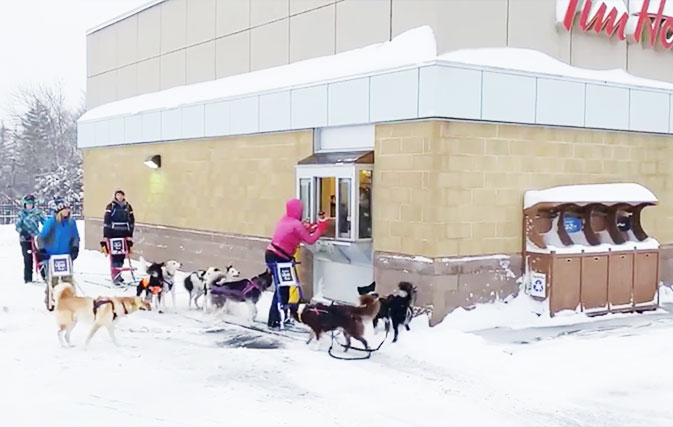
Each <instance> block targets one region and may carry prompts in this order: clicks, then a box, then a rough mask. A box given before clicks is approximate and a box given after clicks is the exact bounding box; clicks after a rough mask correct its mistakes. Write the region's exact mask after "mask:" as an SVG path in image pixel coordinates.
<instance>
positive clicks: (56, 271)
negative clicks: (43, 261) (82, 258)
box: [45, 255, 75, 311]
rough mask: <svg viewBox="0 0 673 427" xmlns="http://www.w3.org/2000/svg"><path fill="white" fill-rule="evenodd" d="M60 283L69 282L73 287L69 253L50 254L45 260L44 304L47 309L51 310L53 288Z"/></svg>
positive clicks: (53, 303) (52, 305) (53, 302)
mask: <svg viewBox="0 0 673 427" xmlns="http://www.w3.org/2000/svg"><path fill="white" fill-rule="evenodd" d="M62 283H70V284H72V285H73V287H74V284H75V282H74V278H73V270H72V258H70V255H52V256H51V257H50V258H49V261H47V284H46V289H45V304H46V306H47V310H49V311H53V310H54V306H55V305H56V303H55V301H54V289H55V288H56V286H58V285H60V284H62Z"/></svg>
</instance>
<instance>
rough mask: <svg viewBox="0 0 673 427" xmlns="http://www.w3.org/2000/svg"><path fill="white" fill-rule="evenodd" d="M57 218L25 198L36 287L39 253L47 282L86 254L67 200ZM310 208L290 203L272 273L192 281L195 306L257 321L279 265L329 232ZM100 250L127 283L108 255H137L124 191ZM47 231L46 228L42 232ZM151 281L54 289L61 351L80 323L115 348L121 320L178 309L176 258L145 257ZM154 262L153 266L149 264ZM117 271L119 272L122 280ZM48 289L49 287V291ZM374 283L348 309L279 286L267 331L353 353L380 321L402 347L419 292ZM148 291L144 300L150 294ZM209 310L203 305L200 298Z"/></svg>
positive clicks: (111, 209) (269, 251)
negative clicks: (285, 329)
mask: <svg viewBox="0 0 673 427" xmlns="http://www.w3.org/2000/svg"><path fill="white" fill-rule="evenodd" d="M53 211H54V214H53V216H51V217H49V218H48V219H47V218H45V216H44V215H43V214H42V213H41V211H40V210H39V209H38V208H37V207H36V205H35V198H34V197H33V196H32V195H28V196H26V197H25V198H24V199H23V209H22V210H21V212H20V213H19V216H18V218H17V222H16V230H17V232H18V233H19V235H20V243H21V248H22V254H23V258H24V281H25V282H26V283H30V282H32V281H33V278H32V272H33V255H35V259H36V261H37V262H38V265H41V268H40V274H41V275H42V278H43V279H46V271H45V270H46V267H45V266H46V265H47V261H48V260H49V258H50V257H51V256H54V255H70V257H71V258H72V260H73V261H74V260H75V259H77V256H78V254H79V240H80V239H79V234H78V232H77V227H76V224H75V221H74V220H73V219H72V218H71V217H70V207H69V205H68V204H67V203H66V202H65V201H64V200H61V199H57V200H55V201H54V207H53ZM302 213H303V204H302V202H301V201H300V200H298V199H291V200H289V201H288V202H287V203H286V213H285V215H284V216H283V217H282V218H281V219H280V221H279V222H278V223H277V225H276V228H275V231H274V234H273V237H272V239H271V242H270V243H269V245H268V247H267V248H266V251H265V254H264V262H265V264H266V267H267V268H266V271H264V272H263V273H261V274H259V275H258V276H256V277H253V278H251V279H240V277H239V276H240V272H239V271H238V270H237V269H236V268H235V267H234V266H231V265H230V266H228V267H226V268H224V269H219V268H217V267H208V268H206V269H205V270H199V271H195V272H192V273H190V274H188V275H187V277H186V278H185V280H184V286H185V289H186V290H187V291H188V293H189V307H190V308H191V305H192V302H193V303H194V306H195V307H196V308H197V309H201V308H202V309H204V310H206V309H207V305H208V302H210V303H211V305H212V306H213V307H214V308H215V309H216V310H218V309H219V310H220V311H227V305H228V303H230V302H233V303H244V304H246V305H247V306H248V308H249V313H250V320H252V321H254V319H255V318H256V316H257V302H258V301H259V299H260V297H261V295H262V292H264V291H266V290H268V289H270V288H272V286H273V285H277V284H278V283H279V280H278V278H277V277H275V275H276V264H278V263H294V260H295V254H296V253H297V251H298V249H299V246H300V245H301V244H302V243H305V244H308V245H311V244H313V243H315V242H316V241H317V240H318V239H319V238H320V236H321V235H322V234H323V233H324V232H325V230H326V229H327V222H326V218H325V215H324V213H323V212H321V213H320V215H319V220H318V222H317V223H314V224H310V223H306V222H302ZM103 222H104V227H103V237H104V240H103V241H101V249H102V250H103V252H105V253H108V255H109V256H110V262H111V266H112V267H116V268H113V269H111V271H112V272H113V273H112V282H113V283H114V284H115V285H117V286H120V285H122V284H123V279H122V277H121V271H120V270H119V269H120V268H121V267H122V266H123V264H124V259H125V255H113V254H109V252H108V250H109V248H107V243H106V242H107V239H113V238H124V239H125V240H126V242H127V245H128V248H129V249H130V248H131V247H132V245H133V241H132V238H133V231H134V227H135V218H134V214H133V208H132V207H131V205H130V203H128V202H127V201H126V195H125V193H124V191H123V190H117V191H115V193H114V198H113V200H112V202H110V203H109V204H108V205H107V207H106V209H105V216H104V221H103ZM40 225H42V229H41V230H40ZM141 264H142V266H143V268H142V270H145V273H146V275H145V277H144V278H143V279H142V280H141V281H140V282H139V283H138V285H137V288H136V296H134V297H98V298H90V297H84V296H78V295H76V291H75V283H74V282H73V283H68V282H64V283H61V284H59V285H58V286H57V287H56V288H55V289H54V295H53V297H54V313H55V316H56V320H57V324H58V327H59V329H58V338H59V340H60V342H61V344H62V345H64V346H71V345H72V344H71V343H70V334H71V332H72V330H73V328H74V327H75V325H76V324H77V322H78V321H79V320H92V326H91V330H90V332H89V335H88V337H87V339H86V343H87V344H88V342H89V341H90V340H91V338H92V337H93V335H94V334H95V333H96V331H97V330H98V329H100V328H101V327H106V329H108V332H109V334H110V336H111V338H112V340H113V342H114V343H115V344H117V341H116V338H115V335H114V324H115V323H116V321H117V320H118V319H119V318H121V317H124V316H126V315H128V314H130V313H133V312H135V311H137V310H151V308H152V306H154V307H155V308H158V309H159V311H160V312H162V311H163V310H164V309H165V299H166V297H165V296H166V295H167V294H169V293H170V294H171V297H172V300H173V306H174V308H175V286H174V284H175V275H176V273H177V272H178V270H179V269H180V268H181V264H180V263H179V262H178V261H175V260H169V261H165V262H161V263H156V262H155V263H147V262H145V261H144V260H143V259H142V258H141ZM148 264H149V266H148ZM115 271H116V274H115ZM47 286H49V284H48V285H47ZM375 286H376V284H375V282H373V283H371V284H370V285H368V286H363V287H358V293H359V294H360V296H359V299H360V305H357V306H350V305H345V304H323V303H315V304H306V303H305V302H303V301H301V299H300V298H297V295H296V293H293V292H292V290H291V289H290V288H291V287H289V286H288V287H285V286H283V287H280V288H279V289H278V292H274V293H273V301H272V303H271V306H270V308H269V316H268V326H269V328H271V329H280V328H281V326H284V325H285V324H286V323H292V322H293V321H296V322H298V323H302V324H304V325H306V326H307V327H308V328H309V329H310V331H311V332H312V333H311V337H310V338H309V340H308V342H310V341H311V340H312V339H313V338H314V337H315V338H316V339H320V337H321V335H322V334H323V333H325V332H330V331H335V330H338V331H341V332H343V334H344V336H345V337H346V343H347V347H350V342H351V338H354V339H356V340H358V341H360V342H361V343H362V344H363V345H364V346H365V348H369V346H368V343H367V341H366V339H365V338H364V331H365V324H366V323H367V322H372V324H373V326H374V328H376V327H377V324H378V322H379V321H380V320H381V321H383V322H384V326H385V329H386V332H387V331H388V330H389V327H390V325H392V326H393V329H394V339H393V342H395V341H397V338H398V328H399V326H402V325H403V326H405V328H406V329H407V330H409V322H410V320H411V317H412V307H413V304H414V302H415V299H416V288H415V287H414V286H413V285H411V284H410V283H408V282H401V283H400V284H399V285H398V289H397V290H396V291H395V292H393V293H392V294H390V295H388V296H387V297H380V296H379V295H378V294H377V293H376V292H375ZM143 293H144V296H143ZM202 297H203V303H202V304H203V305H202V306H201V307H199V304H198V302H199V299H200V298H202Z"/></svg>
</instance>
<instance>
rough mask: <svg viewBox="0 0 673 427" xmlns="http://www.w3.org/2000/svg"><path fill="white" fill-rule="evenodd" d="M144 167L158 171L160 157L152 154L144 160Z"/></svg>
mask: <svg viewBox="0 0 673 427" xmlns="http://www.w3.org/2000/svg"><path fill="white" fill-rule="evenodd" d="M145 166H147V167H148V168H152V169H159V168H160V167H161V156H160V155H159V154H154V155H151V156H149V157H148V158H146V159H145Z"/></svg>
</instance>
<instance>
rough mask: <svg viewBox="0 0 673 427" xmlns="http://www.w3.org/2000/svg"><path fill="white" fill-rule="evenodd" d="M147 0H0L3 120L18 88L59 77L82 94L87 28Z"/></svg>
mask: <svg viewBox="0 0 673 427" xmlns="http://www.w3.org/2000/svg"><path fill="white" fill-rule="evenodd" d="M147 2H148V0H0V120H6V119H7V118H8V110H9V108H10V105H11V104H12V102H13V100H12V94H14V93H15V91H16V90H17V89H18V88H21V87H28V86H31V85H37V84H53V83H56V82H60V83H61V85H62V87H63V90H64V92H65V93H66V96H67V97H68V100H69V102H71V103H73V104H74V103H78V102H80V101H81V102H83V100H84V98H83V97H84V91H85V90H86V30H88V29H90V28H91V27H94V26H96V25H98V24H100V23H103V22H105V21H107V20H109V19H111V18H114V17H115V16H117V15H120V14H122V13H124V12H126V11H128V10H131V9H134V8H136V7H137V6H140V5H142V4H145V3H147Z"/></svg>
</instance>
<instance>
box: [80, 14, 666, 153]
mask: <svg viewBox="0 0 673 427" xmlns="http://www.w3.org/2000/svg"><path fill="white" fill-rule="evenodd" d="M438 117H444V118H449V119H453V120H483V121H489V122H503V123H518V124H532V125H545V126H569V127H578V128H592V129H610V130H628V131H638V132H650V133H661V134H672V133H673V84H672V83H666V82H660V81H656V80H649V79H643V78H639V77H635V76H632V75H630V74H628V73H627V72H625V71H623V70H609V71H597V70H588V69H582V68H578V67H573V66H570V65H568V64H565V63H563V62H561V61H558V60H556V59H554V58H552V57H550V56H548V55H546V54H544V53H541V52H537V51H534V50H530V49H516V48H497V49H488V48H486V49H465V50H459V51H454V52H449V53H446V54H442V55H439V56H438V55H437V48H436V40H435V37H434V34H433V32H432V29H431V28H430V27H428V26H423V27H419V28H416V29H413V30H410V31H407V32H405V33H402V34H400V35H398V36H397V37H395V38H394V39H393V40H391V41H389V42H385V43H379V44H375V45H371V46H368V47H365V48H361V49H356V50H352V51H348V52H344V53H340V54H337V55H331V56H325V57H320V58H314V59H310V60H306V61H301V62H296V63H292V64H289V65H283V66H279V67H274V68H269V69H266V70H259V71H254V72H250V73H245V74H240V75H236V76H230V77H226V78H222V79H218V80H214V81H208V82H203V83H197V84H192V85H187V86H179V87H174V88H171V89H166V90H163V91H159V92H154V93H149V94H144V95H139V96H135V97H132V98H127V99H123V100H119V101H115V102H111V103H108V104H105V105H101V106H98V107H96V108H94V109H92V110H91V111H88V112H87V113H86V114H84V115H83V116H82V117H81V118H80V119H79V127H78V145H79V147H80V148H87V147H98V146H106V145H117V144H130V143H139V142H154V141H171V140H185V139H194V138H204V137H221V136H230V135H244V134H255V133H261V132H279V131H288V130H299V129H310V128H325V127H336V126H353V125H362V124H372V123H381V122H388V121H399V120H411V119H422V118H438Z"/></svg>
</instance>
